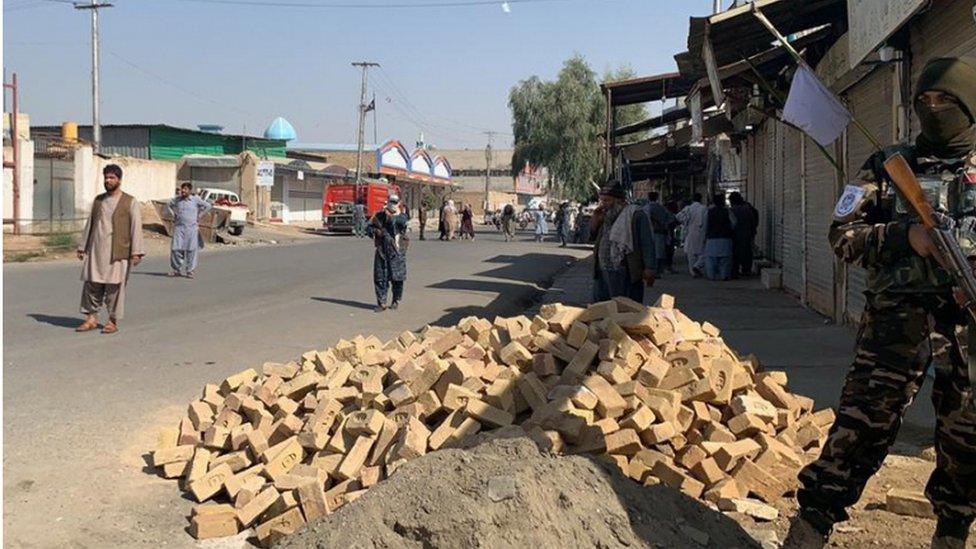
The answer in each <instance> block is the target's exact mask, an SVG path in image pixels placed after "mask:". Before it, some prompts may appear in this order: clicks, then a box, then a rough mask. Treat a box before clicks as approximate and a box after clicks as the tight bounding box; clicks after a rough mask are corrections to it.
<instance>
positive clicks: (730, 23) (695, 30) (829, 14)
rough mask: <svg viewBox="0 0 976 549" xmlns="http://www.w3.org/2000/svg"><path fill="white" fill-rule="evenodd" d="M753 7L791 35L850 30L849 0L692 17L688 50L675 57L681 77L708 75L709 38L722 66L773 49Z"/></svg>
mask: <svg viewBox="0 0 976 549" xmlns="http://www.w3.org/2000/svg"><path fill="white" fill-rule="evenodd" d="M753 6H755V7H756V8H758V9H760V10H762V12H763V14H765V15H766V17H768V18H769V20H770V21H772V22H773V24H774V25H776V28H777V29H779V31H780V32H781V33H783V34H784V35H787V36H788V35H791V34H795V33H799V32H803V31H807V30H810V29H816V28H818V27H821V26H823V25H834V26H835V27H837V34H838V35H839V34H842V33H843V32H844V31H845V30H846V29H847V1H846V0H755V2H750V3H747V4H745V5H742V6H738V7H735V8H732V9H730V10H727V11H723V12H721V13H717V14H715V15H711V16H708V17H692V18H691V22H690V26H689V29H688V51H687V52H685V53H680V54H678V55H676V56H675V61H677V62H678V70H679V72H680V74H681V75H683V76H685V77H687V76H689V75H694V76H697V77H702V76H705V62H704V61H703V57H702V48H703V45H704V43H705V39H706V38H708V39H709V40H711V43H712V51H713V52H714V54H715V63H716V64H717V65H718V66H720V67H721V66H724V65H728V64H730V63H735V62H737V61H740V60H741V59H742V58H743V57H749V56H753V55H756V54H757V53H761V52H763V51H765V50H768V49H770V47H771V46H772V44H773V40H774V39H773V36H772V35H771V34H769V30H767V29H766V27H764V26H763V25H762V23H760V22H759V20H758V19H756V17H755V16H754V15H753V14H752V13H751V12H752V9H753Z"/></svg>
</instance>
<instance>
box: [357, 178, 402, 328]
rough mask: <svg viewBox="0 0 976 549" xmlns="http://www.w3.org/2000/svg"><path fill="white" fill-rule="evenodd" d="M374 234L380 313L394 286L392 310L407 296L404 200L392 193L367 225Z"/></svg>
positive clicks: (374, 257) (377, 303)
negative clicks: (405, 290)
mask: <svg viewBox="0 0 976 549" xmlns="http://www.w3.org/2000/svg"><path fill="white" fill-rule="evenodd" d="M366 231H367V232H368V233H369V236H371V237H373V244H374V246H376V253H375V254H374V255H373V288H374V289H375V290H376V312H378V313H379V312H382V311H385V310H386V295H387V293H388V292H389V291H390V287H391V286H392V289H393V301H392V302H391V303H390V308H391V309H396V308H397V307H399V306H400V300H401V299H403V281H404V280H406V278H407V248H408V245H409V242H410V241H409V239H408V238H407V216H406V215H404V214H402V213H400V199H399V197H397V196H396V195H392V196H390V199H389V202H387V203H386V207H384V208H383V209H382V210H380V211H378V212H376V215H374V216H373V218H372V219H370V220H369V226H368V227H367V228H366Z"/></svg>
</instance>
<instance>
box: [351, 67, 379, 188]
mask: <svg viewBox="0 0 976 549" xmlns="http://www.w3.org/2000/svg"><path fill="white" fill-rule="evenodd" d="M352 66H354V67H359V68H360V69H362V71H363V85H362V89H360V91H359V141H358V148H357V149H356V150H357V153H356V198H357V199H358V198H359V186H360V185H362V183H363V126H365V125H366V71H367V70H369V68H370V67H378V66H380V64H379V63H373V62H371V61H357V62H355V63H353V64H352Z"/></svg>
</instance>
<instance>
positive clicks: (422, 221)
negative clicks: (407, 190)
mask: <svg viewBox="0 0 976 549" xmlns="http://www.w3.org/2000/svg"><path fill="white" fill-rule="evenodd" d="M417 223H418V224H419V225H420V240H427V239H426V238H425V237H424V229H426V228H427V205H426V204H424V201H423V200H421V201H420V206H419V207H418V208H417Z"/></svg>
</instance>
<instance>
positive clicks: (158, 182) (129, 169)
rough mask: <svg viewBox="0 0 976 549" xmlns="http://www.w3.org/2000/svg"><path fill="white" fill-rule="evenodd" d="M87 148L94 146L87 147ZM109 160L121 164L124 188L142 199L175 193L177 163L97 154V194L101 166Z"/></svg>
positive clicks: (100, 177)
mask: <svg viewBox="0 0 976 549" xmlns="http://www.w3.org/2000/svg"><path fill="white" fill-rule="evenodd" d="M85 149H86V150H89V151H90V150H91V149H89V148H87V147H85ZM109 164H118V165H119V167H120V168H122V189H123V190H124V191H125V192H127V193H129V194H131V195H132V196H134V197H136V198H137V199H138V200H139V201H140V202H148V201H150V200H155V199H165V198H172V197H173V196H174V195H175V194H176V167H177V165H176V163H174V162H166V161H162V160H145V159H143V158H129V157H113V158H102V157H100V156H98V157H95V159H94V162H93V170H94V173H93V175H94V178H95V194H94V195H91V196H90V197H89V203H90V202H91V199H94V198H95V195H97V194H98V193H100V192H102V191H103V190H104V189H103V187H102V169H103V168H104V167H105V166H107V165H109Z"/></svg>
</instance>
